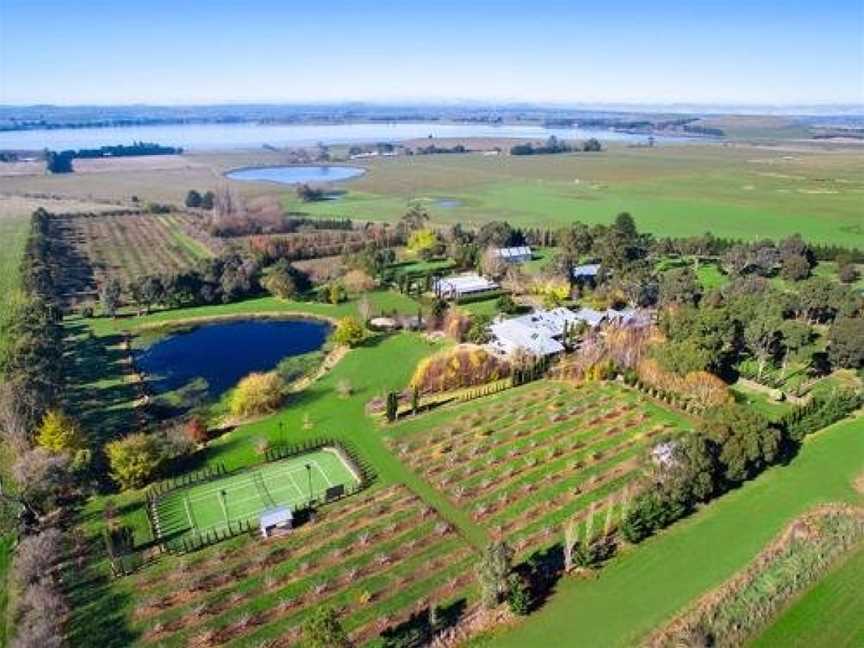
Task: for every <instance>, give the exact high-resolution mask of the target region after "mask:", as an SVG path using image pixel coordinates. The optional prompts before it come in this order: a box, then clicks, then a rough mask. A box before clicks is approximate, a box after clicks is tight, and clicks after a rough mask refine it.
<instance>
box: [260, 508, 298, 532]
mask: <svg viewBox="0 0 864 648" xmlns="http://www.w3.org/2000/svg"><path fill="white" fill-rule="evenodd" d="M293 523H294V515H293V513H292V512H291V509H290V508H289V507H287V506H276V507H274V508H270V509H266V510H265V511H264V512H262V513H261V518H260V526H261V536H262V537H264V538H269V537H270V534H271V533H273V531H274V530H275V529H290V528H291V526H292V525H293Z"/></svg>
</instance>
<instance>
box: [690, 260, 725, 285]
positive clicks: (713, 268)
mask: <svg viewBox="0 0 864 648" xmlns="http://www.w3.org/2000/svg"><path fill="white" fill-rule="evenodd" d="M696 276H697V277H698V278H699V283H700V284H702V288H704V289H705V290H712V289H714V288H722V287H723V286H725V285H726V284H727V283H729V277H728V276H727V275H725V274H723V273H722V272H720V268H718V267H717V265H716V264H714V263H702V264H700V265H699V270H698V271H697V272H696Z"/></svg>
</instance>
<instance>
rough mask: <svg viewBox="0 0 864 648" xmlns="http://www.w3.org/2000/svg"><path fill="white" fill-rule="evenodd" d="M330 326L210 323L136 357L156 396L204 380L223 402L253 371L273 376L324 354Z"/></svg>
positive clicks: (162, 341) (297, 322) (290, 322)
mask: <svg viewBox="0 0 864 648" xmlns="http://www.w3.org/2000/svg"><path fill="white" fill-rule="evenodd" d="M329 330H330V327H329V325H328V324H325V323H323V322H316V321H313V320H300V319H297V320H243V321H238V322H224V323H219V324H205V325H202V326H199V327H197V328H194V329H191V330H188V331H182V332H178V333H174V334H171V335H169V336H168V337H165V338H162V339H160V340H158V341H157V342H155V343H154V344H152V345H150V346H149V347H147V348H146V349H143V350H141V351H140V352H138V353H137V354H136V355H135V362H136V364H137V365H138V369H139V370H140V371H142V372H143V373H144V374H145V377H146V379H147V381H148V383H149V384H150V385H151V387H152V388H153V389H154V391H156V392H157V393H162V392H166V391H173V390H175V389H180V388H182V387H185V386H187V385H189V384H190V383H193V382H195V381H199V382H200V380H201V379H203V380H204V381H206V385H207V393H208V394H209V395H210V396H212V397H218V396H220V395H221V394H223V393H224V392H226V391H228V390H229V389H230V388H231V387H233V386H234V385H236V384H237V383H238V382H239V380H240V379H241V378H243V376H245V375H246V374H249V373H251V372H253V371H270V370H271V369H274V368H275V367H276V365H277V364H279V361H280V360H282V359H283V358H286V357H288V356H294V355H300V354H301V353H308V352H310V351H315V350H317V349H320V348H321V346H322V345H323V344H324V341H325V340H326V338H327V334H328V333H329Z"/></svg>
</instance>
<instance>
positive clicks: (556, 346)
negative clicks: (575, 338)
mask: <svg viewBox="0 0 864 648" xmlns="http://www.w3.org/2000/svg"><path fill="white" fill-rule="evenodd" d="M578 323H579V319H578V318H577V317H576V314H575V313H574V312H573V311H571V310H569V309H567V308H560V307H559V308H553V309H552V310H538V311H535V312H533V313H530V314H528V315H522V316H520V317H513V318H511V319H504V320H499V321H497V322H493V323H492V324H491V325H490V327H489V331H490V332H491V333H492V337H493V340H492V342H490V343H489V347H490V349H491V350H492V351H494V352H496V353H500V354H503V355H510V354H512V353H513V352H515V351H516V350H517V349H523V350H525V351H527V352H528V353H531V354H532V355H535V356H537V357H546V356H550V355H555V354H557V353H562V352H563V351H564V344H563V339H564V334H565V332H566V330H567V328H568V327H571V326H575V325H577V324H578Z"/></svg>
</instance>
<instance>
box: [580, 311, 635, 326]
mask: <svg viewBox="0 0 864 648" xmlns="http://www.w3.org/2000/svg"><path fill="white" fill-rule="evenodd" d="M575 316H576V318H577V319H578V320H579V321H582V322H585V323H586V324H587V325H588V326H590V327H591V328H597V327H598V326H600V325H601V324H619V325H632V326H647V325H648V324H650V323H651V316H650V314H649V313H648V312H646V311H643V310H637V309H635V308H624V309H622V310H620V311H618V310H615V309H613V308H607V309H606V310H602V311H598V310H594V309H593V308H580V309H579V310H578V311H576V313H575Z"/></svg>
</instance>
